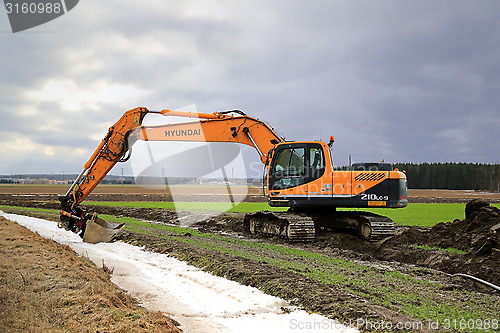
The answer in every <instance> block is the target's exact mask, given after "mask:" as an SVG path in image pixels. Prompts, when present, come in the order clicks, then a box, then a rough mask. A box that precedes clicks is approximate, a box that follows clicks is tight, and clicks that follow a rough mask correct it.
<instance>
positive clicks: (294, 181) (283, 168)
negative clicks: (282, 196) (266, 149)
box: [269, 143, 325, 190]
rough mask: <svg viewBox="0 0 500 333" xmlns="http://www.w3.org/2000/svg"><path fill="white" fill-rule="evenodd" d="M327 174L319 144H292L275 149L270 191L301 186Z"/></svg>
mask: <svg viewBox="0 0 500 333" xmlns="http://www.w3.org/2000/svg"><path fill="white" fill-rule="evenodd" d="M324 173H325V156H324V154H323V150H322V148H321V145H319V144H317V143H291V144H283V145H280V146H278V147H277V148H275V152H274V158H273V161H272V163H271V169H270V171H269V189H270V190H284V189H287V188H291V187H295V186H299V185H302V184H305V183H308V182H311V181H313V180H315V179H318V178H319V177H321V176H322V175H323V174H324Z"/></svg>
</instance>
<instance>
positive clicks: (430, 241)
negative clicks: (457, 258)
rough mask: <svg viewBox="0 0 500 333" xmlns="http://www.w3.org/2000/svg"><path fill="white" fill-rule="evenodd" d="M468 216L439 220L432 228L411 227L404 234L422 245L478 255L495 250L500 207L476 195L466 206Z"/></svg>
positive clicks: (497, 238)
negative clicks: (426, 229) (491, 204)
mask: <svg viewBox="0 0 500 333" xmlns="http://www.w3.org/2000/svg"><path fill="white" fill-rule="evenodd" d="M465 216H466V218H465V219H464V220H455V221H453V222H446V223H443V222H442V223H438V224H436V225H435V226H434V227H432V228H430V229H429V230H428V231H421V230H415V229H411V230H408V231H406V232H404V233H403V234H402V235H401V237H402V238H407V241H409V242H411V243H415V244H418V245H429V246H433V247H439V248H445V249H446V248H455V249H459V250H463V251H467V252H471V253H475V254H478V255H486V254H491V253H492V252H495V251H498V250H499V245H500V238H499V237H500V209H498V208H496V207H493V206H490V204H489V203H488V202H487V201H484V200H481V199H474V200H472V201H470V202H469V203H467V205H466V206H465Z"/></svg>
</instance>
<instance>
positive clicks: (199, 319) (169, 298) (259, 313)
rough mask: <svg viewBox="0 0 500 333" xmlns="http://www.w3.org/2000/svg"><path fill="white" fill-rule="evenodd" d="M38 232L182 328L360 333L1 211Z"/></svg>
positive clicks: (160, 260) (117, 245)
mask: <svg viewBox="0 0 500 333" xmlns="http://www.w3.org/2000/svg"><path fill="white" fill-rule="evenodd" d="M0 216H4V217H5V218H7V219H9V220H12V221H16V222H17V223H19V224H20V225H23V226H25V227H27V228H28V229H30V230H32V231H34V232H37V233H38V234H40V235H41V236H42V237H45V238H49V239H52V240H54V241H56V242H58V243H62V244H67V245H69V246H70V247H71V248H72V249H73V250H74V251H76V252H77V253H80V254H81V255H82V256H85V257H88V258H89V259H91V260H92V261H93V262H94V263H96V264H97V265H98V266H102V264H103V263H104V264H105V265H106V266H107V267H110V268H112V269H113V275H112V277H111V280H112V281H113V282H114V283H116V284H117V285H118V286H119V287H120V288H122V289H124V290H126V291H128V292H129V293H130V294H131V295H132V296H133V297H135V298H136V299H138V300H139V302H141V304H142V305H143V306H144V307H146V308H147V309H150V310H153V311H161V312H163V313H165V314H167V315H169V316H170V317H172V318H173V319H175V320H177V321H178V322H179V323H180V324H181V329H182V330H183V331H184V332H301V333H302V332H329V333H332V332H339V333H340V332H359V331H358V330H356V329H353V328H347V327H346V326H343V325H341V324H340V323H338V322H335V321H333V320H331V319H328V318H326V317H323V316H320V315H318V314H310V313H308V312H306V311H303V310H299V309H296V308H293V307H291V306H290V305H289V304H288V303H287V302H286V301H285V300H283V299H280V298H277V297H274V296H270V295H267V294H264V293H262V292H261V291H260V290H258V289H256V288H252V287H248V286H243V285H241V284H239V283H237V282H234V281H230V280H227V279H224V278H221V277H217V276H213V275H211V274H209V273H206V272H203V271H201V270H199V269H198V268H196V267H193V266H190V265H188V264H186V263H185V262H183V261H179V260H177V259H175V258H172V257H170V256H168V255H167V254H159V253H152V252H148V251H145V250H143V249H141V248H139V247H137V246H132V245H130V244H127V243H123V242H114V243H99V244H88V243H83V242H82V240H81V238H80V237H79V236H78V235H76V234H74V233H72V232H69V231H65V230H63V229H60V228H58V227H57V223H56V222H51V221H47V220H43V219H38V218H33V217H27V216H22V215H15V214H6V213H4V212H2V211H0Z"/></svg>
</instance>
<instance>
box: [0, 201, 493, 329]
mask: <svg viewBox="0 0 500 333" xmlns="http://www.w3.org/2000/svg"><path fill="white" fill-rule="evenodd" d="M142 197H143V196H141V195H135V194H123V195H117V194H113V195H111V194H104V193H103V194H99V195H94V196H92V197H91V198H89V200H99V201H139V200H138V199H140V198H142ZM110 199H111V200H110ZM199 199H200V200H201V199H203V196H201V197H199ZM211 199H212V201H213V200H214V197H212V198H211ZM492 199H493V200H495V199H494V198H492ZM189 200H191V201H192V200H193V198H192V197H190V199H189ZM249 200H251V201H258V200H262V199H261V197H258V196H255V197H251V198H250V199H249ZM413 200H415V201H418V202H423V201H425V202H436V201H437V202H450V201H452V202H457V201H458V202H462V199H460V200H457V199H453V198H449V197H448V198H436V197H432V198H427V199H426V198H425V197H418V198H414V199H413ZM148 201H169V197H168V196H164V195H159V196H157V197H156V196H155V195H153V197H151V196H148ZM0 204H1V205H9V206H24V207H36V208H50V209H58V208H59V205H58V203H57V201H56V197H55V196H53V195H44V196H39V195H36V196H12V195H10V194H2V195H0ZM89 210H92V211H95V212H97V213H99V214H109V215H114V216H128V217H134V218H137V219H139V220H149V221H157V222H159V223H165V224H174V225H175V224H179V219H178V217H179V216H180V217H182V218H181V219H180V220H185V219H186V218H188V219H189V218H190V217H191V218H192V219H193V220H197V219H200V216H195V215H196V214H194V213H190V212H180V213H175V212H171V211H166V210H160V209H146V208H124V207H98V206H91V207H89ZM466 216H467V217H466V219H465V220H462V221H458V220H457V221H454V222H453V221H450V223H440V224H437V225H436V226H434V227H433V228H421V227H399V228H398V233H397V235H396V236H394V237H392V238H390V239H387V240H384V241H383V242H378V243H370V242H366V241H363V240H360V239H359V238H358V237H356V236H354V235H350V234H345V233H338V232H332V231H321V232H320V233H319V234H318V237H317V240H316V241H315V242H314V243H308V244H287V243H286V242H284V241H283V240H281V239H277V238H273V239H269V238H263V237H255V236H251V235H247V234H245V232H244V230H243V223H242V221H243V216H242V215H241V214H228V213H226V214H223V215H220V216H217V217H211V218H209V219H207V220H205V221H203V222H198V223H196V224H194V225H193V226H192V227H193V228H195V229H196V230H198V231H201V232H207V233H213V234H219V235H221V234H223V235H225V237H228V238H234V239H238V240H239V239H251V240H254V241H258V242H262V243H264V244H272V243H278V244H280V245H282V246H284V247H285V248H290V249H299V250H306V251H308V252H311V253H317V254H321V255H325V256H328V257H333V258H340V259H342V260H347V261H354V262H356V263H359V264H360V265H363V266H366V267H367V268H368V269H367V272H360V273H359V274H360V276H359V279H366V280H369V279H370V278H371V277H370V276H369V275H370V274H371V273H370V269H375V270H376V271H377V272H378V271H381V272H382V273H386V274H389V273H391V272H394V271H397V272H400V273H402V274H404V275H405V276H407V277H408V278H411V279H415V281H421V280H430V281H432V282H433V283H437V284H439V286H440V287H439V289H438V291H436V290H425V288H421V289H418V288H417V289H416V290H412V291H411V292H413V293H416V294H421V295H422V297H424V298H425V297H427V298H436V299H433V302H436V303H448V304H453V303H456V304H461V302H462V303H463V304H467V302H471V300H469V299H465V298H467V297H468V296H465V294H464V295H463V294H457V293H455V292H454V291H456V290H468V291H470V292H474V293H478V294H481V295H489V296H487V297H493V299H494V300H495V302H496V304H497V308H495V307H493V308H492V312H491V313H493V314H495V313H496V318H497V319H498V311H499V310H498V303H499V302H500V297H499V296H496V295H494V294H493V291H492V289H490V288H487V287H484V286H482V285H481V284H478V283H475V282H472V281H470V280H468V279H463V278H460V277H454V276H452V274H456V273H464V274H470V275H473V276H476V277H479V278H481V279H484V280H487V281H489V282H491V283H494V284H496V285H500V271H499V269H498V267H500V247H499V244H500V242H499V238H498V233H499V232H500V230H497V232H496V233H495V232H494V231H492V230H491V229H492V228H493V229H495V228H496V227H497V226H498V224H499V223H500V211H498V209H496V208H494V207H490V206H489V205H488V204H487V203H484V202H481V201H476V202H475V203H474V204H470V205H468V211H467V212H466ZM55 217H57V216H55ZM196 237H197V236H195V235H192V233H191V232H189V231H186V232H185V234H182V235H180V236H179V235H175V237H174V236H172V234H171V233H170V234H169V233H168V232H164V231H158V230H155V231H154V232H151V231H150V230H149V231H147V232H126V233H122V234H121V236H120V239H122V240H124V241H128V242H132V243H136V244H140V245H143V246H146V247H148V248H150V249H151V250H153V251H158V252H168V253H171V254H173V255H175V256H177V257H179V258H180V259H183V260H186V261H188V262H189V263H191V264H194V265H196V266H199V267H202V268H204V269H205V270H207V271H211V272H214V273H215V274H219V275H222V276H226V277H229V278H231V279H234V280H236V281H239V282H240V283H243V284H246V285H251V286H257V287H259V288H260V289H262V290H264V291H265V292H268V293H270V294H274V295H276V296H281V297H284V298H286V299H289V300H291V301H292V302H294V304H296V305H299V306H301V307H304V308H305V309H307V310H310V311H315V312H319V313H322V314H324V315H327V316H330V317H333V318H336V319H339V320H342V321H345V320H357V319H358V318H371V319H372V320H386V321H390V322H393V323H397V322H411V321H412V320H413V321H414V320H415V318H414V317H413V316H412V315H411V314H409V313H408V312H407V311H406V312H405V311H399V310H398V309H401V307H406V306H408V305H407V304H398V301H397V300H395V301H393V302H392V304H383V305H381V304H380V303H377V302H374V301H373V299H374V298H375V296H376V295H373V293H377V292H380V291H377V290H375V291H372V290H368V289H366V290H363V288H361V287H360V286H359V285H358V284H354V285H352V286H348V288H340V287H339V286H338V285H332V284H330V283H324V282H320V281H318V280H315V279H311V278H310V277H308V274H306V273H307V270H308V269H309V268H308V267H306V268H305V270H304V268H298V269H297V268H296V267H303V266H301V265H303V264H304V263H303V261H304V258H303V257H294V256H289V255H285V254H280V253H278V254H277V253H275V252H273V253H269V252H268V253H265V252H262V251H263V250H262V249H255V250H253V249H251V248H250V249H249V248H245V251H247V253H245V255H242V254H239V255H238V254H237V253H238V251H241V248H240V247H239V246H237V245H233V244H232V242H231V241H229V242H224V243H222V244H221V243H217V240H212V239H210V240H209V241H208V240H206V239H203V240H202V241H203V242H205V243H207V242H208V243H209V244H205V243H204V244H205V245H204V246H198V245H196V242H195V241H194V239H195V238H196ZM220 247H225V248H224V251H220V250H213V249H217V248H220ZM446 248H454V249H458V250H461V251H463V252H460V253H454V252H449V251H445V250H443V249H446ZM254 257H258V258H264V259H258V260H255V259H253V258H254ZM279 260H281V261H288V262H290V267H277V266H276V265H273V264H272V263H273V262H275V261H279ZM307 265H310V269H311V270H314V269H315V268H316V267H315V265H318V263H315V262H313V261H311V262H309V263H307ZM301 270H303V271H301ZM342 274H344V275H349V274H352V272H349V271H345V272H342ZM363 274H366V275H363ZM352 278H354V279H356V278H357V277H356V276H353V277H352ZM371 282H373V283H376V281H375V282H374V281H371ZM380 284H381V288H389V289H390V288H394V290H396V289H397V288H398V286H397V285H391V283H390V282H387V281H386V280H382V281H381V282H380ZM360 289H361V290H360ZM381 290H382V289H381ZM384 290H385V289H384ZM433 294H436V295H433ZM360 295H366V297H363V296H360ZM462 298H463V299H462ZM416 302H417V303H416V305H417V306H418V302H419V301H416ZM339 304H341V306H339ZM418 331H422V330H420V329H419V330H418Z"/></svg>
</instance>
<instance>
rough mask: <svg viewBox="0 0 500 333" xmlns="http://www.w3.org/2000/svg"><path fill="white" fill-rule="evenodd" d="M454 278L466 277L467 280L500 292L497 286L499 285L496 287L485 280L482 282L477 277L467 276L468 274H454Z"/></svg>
mask: <svg viewBox="0 0 500 333" xmlns="http://www.w3.org/2000/svg"><path fill="white" fill-rule="evenodd" d="M453 276H461V277H464V278H467V279H471V280H473V281H476V282H479V283H481V284H483V285H485V286H487V287H490V288H492V289H495V290H496V291H497V292H500V287H499V286H497V285H494V284H493V283H490V282H488V281H484V280H481V279H479V278H477V277H475V276H472V275H467V274H453Z"/></svg>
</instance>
